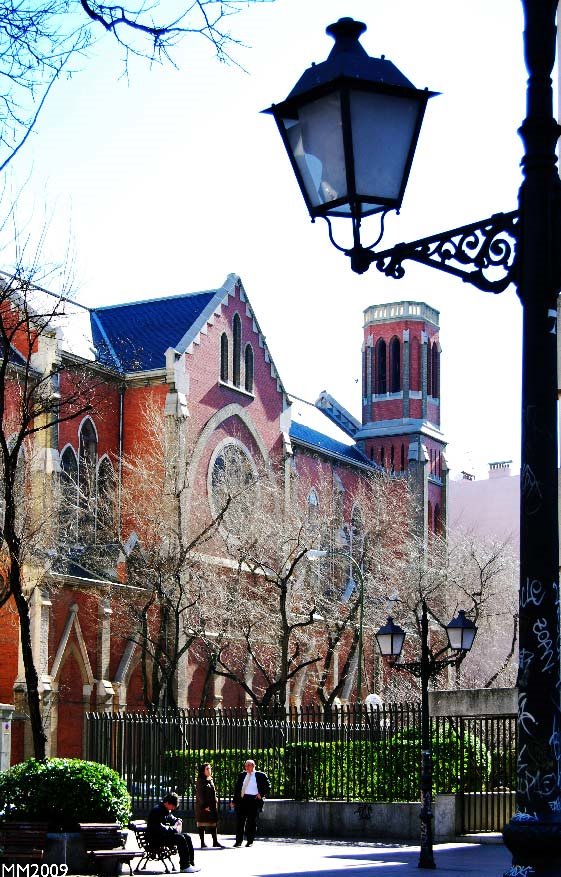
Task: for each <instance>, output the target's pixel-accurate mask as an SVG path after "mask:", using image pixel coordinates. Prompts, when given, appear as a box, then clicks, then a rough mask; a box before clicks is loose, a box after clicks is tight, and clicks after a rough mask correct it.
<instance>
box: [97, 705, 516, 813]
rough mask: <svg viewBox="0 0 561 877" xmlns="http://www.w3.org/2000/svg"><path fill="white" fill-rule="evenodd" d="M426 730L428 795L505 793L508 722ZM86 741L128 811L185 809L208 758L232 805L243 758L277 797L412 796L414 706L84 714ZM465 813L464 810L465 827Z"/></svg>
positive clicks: (438, 722)
mask: <svg viewBox="0 0 561 877" xmlns="http://www.w3.org/2000/svg"><path fill="white" fill-rule="evenodd" d="M431 728H432V730H431V733H432V752H433V788H434V791H435V793H441V794H442V793H448V794H451V793H463V794H464V795H466V794H467V795H472V796H473V801H474V802H475V803H474V807H475V808H476V809H478V812H480V813H481V812H482V810H485V807H486V806H487V805H485V804H483V803H482V801H481V796H482V795H489V794H490V793H491V792H493V791H496V790H503V791H508V792H509V796H510V790H512V789H514V788H515V752H516V737H515V735H516V722H515V720H514V717H478V718H466V717H435V718H432V719H431ZM86 736H87V747H86V748H87V757H88V758H90V759H92V760H95V761H100V762H102V763H104V764H107V765H109V766H110V767H112V768H114V769H115V770H117V771H118V772H119V774H120V775H121V776H122V777H123V778H124V779H125V781H126V782H127V785H128V788H129V791H130V792H131V796H132V799H133V807H134V808H135V809H142V808H146V807H149V806H151V805H152V803H153V802H154V801H155V800H158V799H159V798H160V796H161V794H162V793H164V792H166V791H168V790H170V789H175V790H176V791H178V793H179V794H180V795H181V796H182V798H183V801H182V804H183V806H184V807H186V808H190V806H192V799H193V795H194V784H195V777H196V773H197V768H198V765H199V764H200V763H202V762H205V761H208V762H210V763H211V764H212V766H213V775H214V778H215V784H216V787H217V790H218V792H219V795H220V796H221V798H223V799H229V797H230V795H231V791H232V788H233V785H234V782H235V778H236V776H237V775H238V773H239V771H240V770H241V769H243V764H244V762H245V760H246V759H247V758H253V759H254V760H255V761H256V762H257V766H258V768H260V769H262V770H264V771H265V772H266V773H267V774H268V776H269V778H270V780H271V785H272V793H271V794H272V795H273V797H276V798H296V799H301V800H337V801H370V802H373V801H388V802H392V801H415V800H418V797H419V759H420V709H419V706H418V705H416V704H390V705H385V706H383V707H367V706H363V705H356V706H345V707H340V708H337V709H332V710H330V711H327V712H326V711H324V710H323V709H322V708H319V707H305V708H301V709H290V710H287V711H284V710H282V711H279V710H278V709H277V710H275V711H272V712H270V713H263V712H259V711H256V710H249V711H247V710H241V709H240V710H234V709H231V710H228V709H224V710H177V711H173V712H158V713H152V712H147V713H113V714H104V713H91V714H89V715H88V716H87V735H86ZM509 800H510V797H509ZM493 806H494V805H493ZM505 806H506V805H505ZM468 817H469V810H466V819H467V822H469V821H470V818H468ZM472 821H473V820H472ZM506 821H508V818H507V819H505V822H506ZM472 830H477V829H476V828H474V829H472Z"/></svg>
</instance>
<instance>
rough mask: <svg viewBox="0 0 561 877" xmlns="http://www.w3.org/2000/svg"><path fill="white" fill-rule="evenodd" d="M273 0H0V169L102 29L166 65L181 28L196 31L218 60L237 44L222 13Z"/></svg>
mask: <svg viewBox="0 0 561 877" xmlns="http://www.w3.org/2000/svg"><path fill="white" fill-rule="evenodd" d="M267 2H273V0H183V2H182V0H177V2H175V0H173V2H172V0H154V2H152V3H145V2H143V0H137V2H134V0H133V2H132V3H130V4H128V5H126V6H125V5H120V4H114V3H102V2H97V0H44V2H41V0H39V2H34V0H21V2H18V0H0V75H1V78H0V83H1V84H0V170H3V169H4V168H5V167H6V165H7V164H8V163H9V162H10V161H11V160H12V159H13V158H14V156H15V155H16V154H17V153H18V152H19V150H20V149H21V147H22V146H23V144H24V143H25V142H26V140H27V138H28V136H29V134H30V132H31V131H32V130H33V128H34V126H35V123H36V121H37V118H38V116H39V114H40V112H41V110H42V108H43V105H44V103H45V101H46V99H47V97H48V95H49V93H50V91H51V88H52V87H53V85H54V84H55V83H56V81H57V79H58V78H59V77H60V76H61V75H63V74H64V75H71V74H72V73H74V72H76V70H77V69H78V59H79V58H83V57H84V56H85V55H86V54H87V51H88V49H90V48H91V46H92V45H93V43H94V42H95V41H96V40H97V39H99V38H100V37H101V36H102V35H103V34H109V35H110V36H111V37H112V38H113V39H114V40H115V41H116V42H117V44H118V46H119V48H120V49H121V51H122V56H123V62H124V65H125V69H126V67H127V64H128V61H129V58H130V56H131V55H134V56H140V57H143V58H147V59H148V60H149V61H153V62H171V63H173V49H174V48H175V47H176V46H177V44H178V43H179V42H180V40H181V39H182V38H183V37H184V36H186V35H189V34H198V35H200V36H202V37H204V38H205V39H206V40H207V41H208V42H209V43H210V44H211V45H212V47H213V49H214V50H215V52H216V55H217V57H218V58H219V60H221V61H230V60H232V57H231V50H232V48H233V47H234V46H235V45H236V44H237V43H239V40H237V39H235V38H234V37H233V36H232V35H231V33H230V32H229V30H228V27H227V24H228V18H229V17H230V16H232V15H234V14H235V13H237V12H239V11H240V10H241V9H242V8H243V7H246V6H247V5H248V4H249V3H267Z"/></svg>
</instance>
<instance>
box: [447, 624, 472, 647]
mask: <svg viewBox="0 0 561 877" xmlns="http://www.w3.org/2000/svg"><path fill="white" fill-rule="evenodd" d="M446 632H447V633H448V640H449V642H450V648H451V649H456V650H460V649H461V650H463V651H466V652H468V651H469V650H470V649H471V647H472V645H473V641H474V639H475V634H476V633H477V628H475V627H447V628H446Z"/></svg>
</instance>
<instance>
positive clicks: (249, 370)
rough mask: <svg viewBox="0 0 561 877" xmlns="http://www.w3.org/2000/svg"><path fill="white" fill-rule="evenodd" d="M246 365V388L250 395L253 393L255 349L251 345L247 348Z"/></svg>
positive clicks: (247, 345)
mask: <svg viewBox="0 0 561 877" xmlns="http://www.w3.org/2000/svg"><path fill="white" fill-rule="evenodd" d="M244 365H245V376H244V386H245V389H246V390H247V392H248V393H253V347H252V346H251V344H246V346H245V354H244Z"/></svg>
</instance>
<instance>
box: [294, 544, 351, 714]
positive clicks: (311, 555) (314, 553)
mask: <svg viewBox="0 0 561 877" xmlns="http://www.w3.org/2000/svg"><path fill="white" fill-rule="evenodd" d="M306 556H307V557H308V559H309V560H318V559H319V558H322V557H334V556H339V557H344V558H345V560H348V561H349V564H350V568H351V569H354V570H355V573H356V576H357V578H358V587H359V595H358V657H357V683H356V692H357V694H356V699H357V703H362V648H363V647H362V643H363V633H364V575H363V572H362V567H361V566H360V563H359V562H358V561H357V560H356V559H355V558H354V557H353V556H352V554H350V553H349V552H348V551H344V550H342V549H335V551H326V550H324V549H319V548H318V549H316V548H310V549H309V551H307V552H306ZM351 583H352V586H353V589H352V591H354V585H355V584H356V583H355V581H354V579H353V578H352V575H351V577H350V579H349V581H348V582H347V588H348V586H349V585H350V584H351ZM352 591H351V592H350V593H349V595H348V597H347V598H346V600H345V594H343V599H342V602H347V600H350V598H351V596H352Z"/></svg>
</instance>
